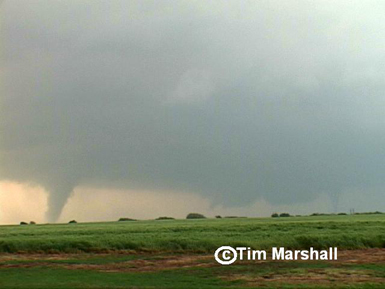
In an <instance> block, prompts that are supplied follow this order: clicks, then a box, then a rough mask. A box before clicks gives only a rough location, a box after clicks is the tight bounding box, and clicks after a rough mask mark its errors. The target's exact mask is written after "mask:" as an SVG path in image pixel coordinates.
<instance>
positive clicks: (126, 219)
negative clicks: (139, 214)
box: [119, 218, 136, 222]
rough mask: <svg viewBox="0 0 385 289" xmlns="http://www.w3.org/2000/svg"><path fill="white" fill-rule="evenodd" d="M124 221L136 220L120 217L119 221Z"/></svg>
mask: <svg viewBox="0 0 385 289" xmlns="http://www.w3.org/2000/svg"><path fill="white" fill-rule="evenodd" d="M125 221H136V220H135V219H131V218H120V219H119V222H125Z"/></svg>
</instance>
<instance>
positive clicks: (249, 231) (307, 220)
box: [0, 214, 385, 289]
mask: <svg viewBox="0 0 385 289" xmlns="http://www.w3.org/2000/svg"><path fill="white" fill-rule="evenodd" d="M223 245H230V246H234V247H235V246H249V247H252V248H253V249H266V250H269V249H270V248H271V247H273V246H278V247H287V248H290V249H308V248H309V247H315V248H317V249H324V248H327V247H331V246H333V247H334V246H337V247H338V249H339V250H340V251H341V257H340V258H341V260H339V261H338V262H332V261H324V262H321V261H317V262H316V261H312V262H310V261H309V262H305V261H294V262H293V261H292V262H290V261H286V262H281V261H279V262H278V261H267V262H244V263H236V264H233V265H231V266H221V265H219V264H217V263H216V262H215V260H214V258H213V252H214V251H215V249H217V248H218V247H220V246H223ZM384 248H385V215H384V214H378V215H347V216H317V217H289V218H235V219H201V220H164V221H128V222H106V223H83V224H82V223H78V224H55V225H25V226H19V225H18V226H1V227H0V252H1V253H0V288H238V289H239V288H260V287H263V288H384V287H385V250H384Z"/></svg>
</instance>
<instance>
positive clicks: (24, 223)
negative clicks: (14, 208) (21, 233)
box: [20, 222, 28, 225]
mask: <svg viewBox="0 0 385 289" xmlns="http://www.w3.org/2000/svg"><path fill="white" fill-rule="evenodd" d="M20 225H28V223H26V222H20Z"/></svg>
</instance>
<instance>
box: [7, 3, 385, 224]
mask: <svg viewBox="0 0 385 289" xmlns="http://www.w3.org/2000/svg"><path fill="white" fill-rule="evenodd" d="M1 9H2V18H3V19H2V22H3V23H2V30H3V32H2V33H3V44H2V46H3V57H2V63H1V74H2V76H3V78H4V81H3V88H2V95H3V96H2V106H1V117H0V118H1V131H0V133H1V143H0V145H1V146H0V149H1V165H2V171H1V177H2V178H3V179H10V180H15V181H20V182H33V183H38V184H41V185H43V186H44V187H45V188H46V189H47V190H49V191H50V196H51V197H50V201H49V204H50V211H49V212H48V217H49V218H50V219H51V220H55V219H56V218H57V217H58V215H59V214H60V211H61V208H62V206H63V205H64V204H65V203H66V200H67V198H68V196H69V195H70V194H71V192H72V190H73V188H74V187H75V186H77V185H80V184H90V183H95V182H98V183H103V184H108V185H114V186H125V187H128V188H140V189H155V190H157V189H170V190H187V191H192V192H196V193H200V194H204V195H206V196H208V197H210V198H211V199H212V201H213V202H214V203H215V202H216V203H224V204H226V205H235V204H237V205H243V204H247V203H248V202H251V201H253V200H256V199H257V198H258V197H263V198H265V199H267V200H268V201H270V202H272V203H287V204H288V203H298V202H305V201H309V200H312V199H314V198H315V197H316V196H317V195H319V194H321V193H328V194H330V195H331V196H334V198H335V199H336V196H338V194H339V192H341V191H342V190H345V191H346V189H347V188H362V190H363V191H365V189H368V188H372V187H382V186H384V180H385V178H384V177H385V176H384V172H385V154H384V148H385V139H384V136H385V134H384V133H385V129H384V128H385V126H384V125H385V110H384V105H385V99H384V97H383V91H384V89H385V79H384V77H385V57H384V54H383V53H382V50H383V47H384V44H385V43H384V42H385V40H384V39H385V37H384V32H383V31H385V30H384V29H385V21H384V20H383V17H382V15H383V12H384V11H385V7H384V4H383V3H382V2H381V1H378V2H376V1H372V2H361V1H358V2H352V1H348V2H338V3H334V2H317V1H314V2H313V1H310V2H308V1H289V2H274V1H253V2H238V1H234V2H230V3H225V2H204V1H197V2H190V1H188V2H187V1H186V2H181V1H171V2H167V1H166V2H164V1H162V2H159V1H138V2H136V1H7V2H5V3H4V4H3V5H2V8H1ZM381 201H382V202H383V198H382V200H381Z"/></svg>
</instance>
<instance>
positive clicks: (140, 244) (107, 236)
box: [0, 215, 385, 253]
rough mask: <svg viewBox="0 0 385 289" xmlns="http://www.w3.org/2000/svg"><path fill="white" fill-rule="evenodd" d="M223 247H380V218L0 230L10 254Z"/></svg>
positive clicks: (384, 220)
mask: <svg viewBox="0 0 385 289" xmlns="http://www.w3.org/2000/svg"><path fill="white" fill-rule="evenodd" d="M223 245H230V246H249V247H252V248H254V249H267V250H269V249H270V248H271V247H274V246H277V247H281V246H284V247H287V248H290V249H307V248H309V247H315V248H317V249H323V248H327V247H330V246H333V247H334V246H336V247H338V248H339V249H357V248H384V247H385V215H348V216H318V217H292V218H258V219H251V218H240V219H202V220H167V221H137V222H109V223H78V224H55V225H34V226H0V252H9V253H15V252H28V253H31V252H42V253H43V252H44V253H60V252H66V253H73V252H103V251H109V250H134V251H170V252H185V251H189V252H213V251H214V250H215V249H216V248H218V247H220V246H223Z"/></svg>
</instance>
